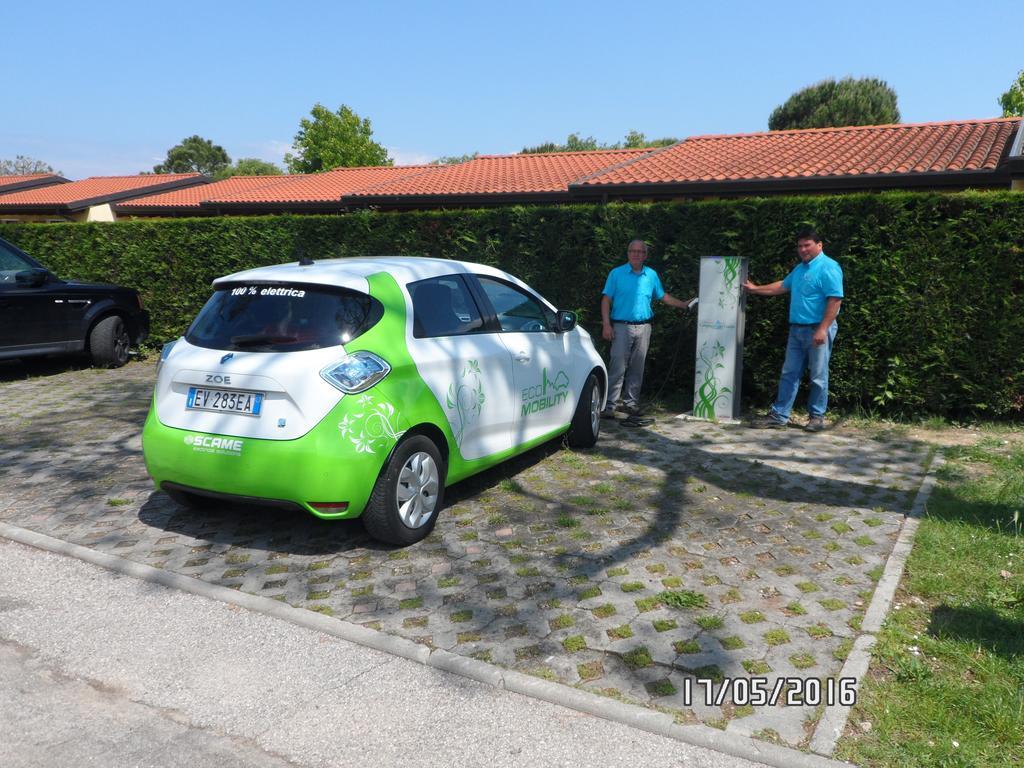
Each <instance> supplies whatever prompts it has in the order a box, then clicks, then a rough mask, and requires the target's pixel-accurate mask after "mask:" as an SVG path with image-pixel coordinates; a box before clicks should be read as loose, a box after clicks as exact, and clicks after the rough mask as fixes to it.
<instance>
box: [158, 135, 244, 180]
mask: <svg viewBox="0 0 1024 768" xmlns="http://www.w3.org/2000/svg"><path fill="white" fill-rule="evenodd" d="M229 165H231V158H230V157H228V153H227V152H225V151H224V147H221V146H218V145H217V144H214V143H213V142H212V141H210V140H209V139H204V138H202V137H200V136H189V137H188V138H187V139H183V140H182V142H181V143H180V144H178V145H176V146H173V147H171V148H170V149H169V150H167V159H166V160H164V161H163V162H162V163H161V164H160V165H156V166H153V173H201V174H203V175H205V176H215V175H217V173H219V172H220V171H222V170H223V169H225V168H227V167H228V166H229Z"/></svg>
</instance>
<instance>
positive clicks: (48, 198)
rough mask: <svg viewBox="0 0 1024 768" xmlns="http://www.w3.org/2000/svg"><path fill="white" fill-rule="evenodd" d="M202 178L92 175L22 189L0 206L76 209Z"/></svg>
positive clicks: (186, 175) (3, 199)
mask: <svg viewBox="0 0 1024 768" xmlns="http://www.w3.org/2000/svg"><path fill="white" fill-rule="evenodd" d="M204 181H206V177H205V176H201V175H199V174H198V173H162V174H145V175H140V176H92V177H90V178H88V179H82V180H81V181H70V182H68V183H67V184H53V185H50V186H47V187H36V188H34V189H25V190H21V191H20V192H10V193H8V194H6V195H0V207H3V208H13V207H21V208H31V207H42V206H53V207H62V206H63V207H70V208H74V207H76V204H78V205H79V206H81V205H96V204H98V203H105V202H110V201H112V200H116V199H118V198H121V197H124V196H125V193H127V192H131V191H133V190H137V189H138V190H141V189H146V188H147V187H160V186H164V185H173V186H184V185H186V184H188V183H189V182H192V183H202V182H204Z"/></svg>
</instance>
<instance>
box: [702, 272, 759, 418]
mask: <svg viewBox="0 0 1024 768" xmlns="http://www.w3.org/2000/svg"><path fill="white" fill-rule="evenodd" d="M746 279H747V259H744V258H740V257H738V256H704V257H702V258H701V260H700V291H699V293H698V298H699V299H700V301H699V302H698V304H697V360H696V369H695V375H694V381H693V416H694V418H698V419H707V420H708V421H719V420H720V419H729V420H732V419H738V418H739V417H740V383H741V381H742V380H743V324H744V319H745V317H746V301H745V297H744V295H743V287H742V285H743V281H744V280H746Z"/></svg>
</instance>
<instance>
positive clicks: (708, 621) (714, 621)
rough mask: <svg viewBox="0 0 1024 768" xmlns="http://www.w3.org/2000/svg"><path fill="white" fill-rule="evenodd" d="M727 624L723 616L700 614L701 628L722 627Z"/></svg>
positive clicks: (699, 624)
mask: <svg viewBox="0 0 1024 768" xmlns="http://www.w3.org/2000/svg"><path fill="white" fill-rule="evenodd" d="M724 625H725V619H723V618H722V617H721V616H698V617H697V626H698V627H700V628H701V629H707V630H711V629H721V628H722V627H723V626H724Z"/></svg>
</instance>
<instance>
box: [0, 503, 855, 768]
mask: <svg viewBox="0 0 1024 768" xmlns="http://www.w3.org/2000/svg"><path fill="white" fill-rule="evenodd" d="M0 537H2V538H5V539H9V540H10V541H14V542H17V543H19V544H24V545H26V546H30V547H35V548H36V549H41V550H44V551H47V552H52V553H54V554H58V555H64V556H66V557H73V558H75V559H78V560H82V561H84V562H87V563H91V564H92V565H96V566H99V567H101V568H105V569H107V570H109V571H113V572H115V573H120V574H123V575H125V576H131V577H133V578H136V579H140V580H142V581H147V582H149V583H152V584H159V585H161V586H165V587H168V588H170V589H175V590H180V591H182V592H188V593H190V594H193V595H197V596H199V597H205V598H208V599H210V600H216V601H218V602H221V603H226V604H229V605H235V606H238V607H239V608H244V609H245V610H247V611H252V612H254V613H261V614H264V615H266V616H272V617H274V618H277V619H280V620H282V621H287V622H289V623H290V624H294V625H296V626H300V627H303V628H306V629H311V630H314V631H316V632H322V633H323V634H326V635H330V636H332V637H337V638H340V639H342V640H347V641H349V642H352V643H356V644H357V645H361V646H364V647H367V648H372V649H374V650H377V651H381V652H383V653H387V654H390V655H392V656H398V657H400V658H403V659H407V660H409V661H414V662H417V663H419V664H423V665H425V666H429V667H433V668H435V669H438V670H442V671H445V672H450V673H452V674H456V675H459V676H461V677H466V678H469V679H471V680H475V681H477V682H480V683H484V684H485V685H491V686H494V687H496V688H504V689H506V690H508V691H511V692H514V693H519V694H522V695H524V696H529V697H531V698H535V699H540V700H542V701H547V702H549V703H552V704H557V705H559V706H562V707H566V708H568V709H573V710H576V711H578V712H584V713H586V714H590V715H593V716H595V717H600V718H603V719H605V720H610V721H612V722H616V723H620V724H622V725H627V726H631V727H633V728H637V729H639V730H642V731H646V732H647V733H653V734H656V735H659V736H665V737H667V738H670V739H675V740H676V741H681V742H684V743H686V744H692V745H694V746H698V747H704V748H706V749H711V750H715V751H717V752H722V753H724V754H727V755H730V756H732V757H738V758H743V759H746V760H751V761H754V762H759V763H762V764H765V765H769V766H773V767H774V768H851V764H850V763H845V762H840V761H837V760H832V759H830V758H827V757H823V756H821V755H820V754H809V753H806V752H800V751H797V750H795V749H791V748H789V747H783V746H778V745H775V744H769V743H767V742H763V741H758V740H756V739H752V738H749V737H747V736H740V735H738V734H732V733H727V732H725V731H720V730H718V729H715V728H711V727H710V726H706V725H677V724H676V723H675V721H674V720H673V718H672V717H671V716H670V715H667V714H664V713H661V712H657V711H655V710H651V709H647V708H646V707H641V706H638V705H634V704H626V703H624V702H620V701H615V700H614V699H609V698H605V697H603V696H599V695H597V694H594V693H590V692H588V691H583V690H580V689H578V688H573V687H572V686H568V685H563V684H561V683H553V682H550V681H548V680H543V679H540V678H536V677H531V676H530V675H524V674H522V673H520V672H515V671H514V670H507V669H501V668H500V667H495V666H493V665H490V664H487V663H485V662H482V661H479V660H477V659H471V658H466V657H463V656H458V655H456V654H453V653H450V652H449V651H445V650H441V649H435V650H431V649H430V648H428V647H426V646H423V645H419V644H417V643H414V642H412V641H411V640H406V639H404V638H401V637H396V636H394V635H387V634H384V633H383V632H378V631H376V630H373V629H369V628H367V627H363V626H360V625H358V624H352V623H350V622H347V621H343V620H341V619H335V618H332V617H329V616H325V615H323V614H319V613H316V612H315V611H307V610H304V609H301V608H294V607H292V606H290V605H285V604H284V603H281V602H278V601H277V600H272V599H270V598H268V597H258V596H256V595H250V594H247V593H244V592H240V591H238V590H236V589H230V588H228V587H221V586H217V585H215V584H209V583H207V582H204V581H199V580H198V579H193V578H191V577H189V576H182V575H180V574H175V573H170V572H168V571H163V570H160V569H159V568H153V567H152V566H149V565H144V564H142V563H136V562H133V561H131V560H126V559H124V558H121V557H117V556H115V555H109V554H106V553H104V552H97V551H96V550H93V549H89V548H88V547H83V546H80V545H78V544H71V543H69V542H66V541H61V540H60V539H55V538H53V537H51V536H46V535H44V534H41V533H36V532H35V531H30V530H27V529H25V528H19V527H17V526H13V525H10V524H8V523H4V522H0ZM845 669H846V667H845V666H844V670H845ZM844 722H845V720H844ZM840 730H841V729H840Z"/></svg>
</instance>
